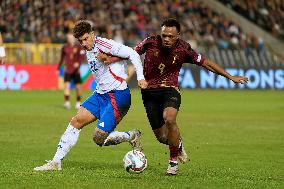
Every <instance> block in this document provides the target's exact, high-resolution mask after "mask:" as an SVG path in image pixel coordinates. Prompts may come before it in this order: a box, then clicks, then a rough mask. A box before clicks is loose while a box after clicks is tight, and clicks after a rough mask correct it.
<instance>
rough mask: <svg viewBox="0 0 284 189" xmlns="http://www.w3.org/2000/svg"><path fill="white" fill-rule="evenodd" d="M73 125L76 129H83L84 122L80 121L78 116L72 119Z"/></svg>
mask: <svg viewBox="0 0 284 189" xmlns="http://www.w3.org/2000/svg"><path fill="white" fill-rule="evenodd" d="M70 123H71V125H73V127H75V128H82V127H83V120H82V119H80V118H79V117H78V116H74V117H73V118H72V119H71V122H70Z"/></svg>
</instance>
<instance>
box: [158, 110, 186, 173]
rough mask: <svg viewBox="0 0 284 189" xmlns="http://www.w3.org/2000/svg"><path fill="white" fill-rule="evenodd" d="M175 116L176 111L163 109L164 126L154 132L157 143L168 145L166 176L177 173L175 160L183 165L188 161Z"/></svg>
mask: <svg viewBox="0 0 284 189" xmlns="http://www.w3.org/2000/svg"><path fill="white" fill-rule="evenodd" d="M177 114H178V110H177V109H175V108H172V107H167V108H165V110H164V112H163V118H164V121H165V124H164V125H163V126H162V127H161V128H159V129H156V130H154V133H155V136H156V138H157V139H158V141H159V142H161V143H163V144H168V145H169V150H170V159H169V166H168V169H167V174H168V175H176V174H177V173H178V162H177V159H179V160H180V161H181V162H182V163H185V162H186V161H187V159H188V157H187V154H186V152H185V150H184V146H183V144H182V141H181V139H180V133H179V129H178V126H177V123H176V117H177Z"/></svg>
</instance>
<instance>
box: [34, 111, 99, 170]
mask: <svg viewBox="0 0 284 189" xmlns="http://www.w3.org/2000/svg"><path fill="white" fill-rule="evenodd" d="M96 119H97V118H96V117H95V116H94V115H93V114H91V113H90V112H89V111H88V110H87V109H85V108H83V107H80V109H79V110H78V112H77V114H76V115H75V116H74V117H73V118H72V119H71V121H70V123H69V124H68V127H67V129H66V130H65V132H64V134H63V135H62V136H61V138H60V140H59V143H58V146H57V151H56V153H55V155H54V157H53V159H52V160H51V161H48V162H47V163H46V164H44V165H42V166H39V167H35V168H34V170H36V171H48V170H61V169H62V168H61V161H62V160H63V158H64V157H65V156H66V155H67V154H68V152H69V151H70V150H71V148H72V147H73V146H75V144H76V143H77V141H78V138H79V135H80V131H81V129H82V128H83V127H84V126H85V125H88V124H89V123H92V122H93V121H95V120H96Z"/></svg>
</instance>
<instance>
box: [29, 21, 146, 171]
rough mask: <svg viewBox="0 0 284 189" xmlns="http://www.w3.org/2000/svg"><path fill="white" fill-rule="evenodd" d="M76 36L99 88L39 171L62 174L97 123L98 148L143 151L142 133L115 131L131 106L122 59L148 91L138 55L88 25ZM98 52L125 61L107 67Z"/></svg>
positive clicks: (77, 26) (79, 26)
mask: <svg viewBox="0 0 284 189" xmlns="http://www.w3.org/2000/svg"><path fill="white" fill-rule="evenodd" d="M73 35H74V36H75V38H77V39H78V41H79V42H80V44H81V46H82V47H83V49H85V50H86V56H87V61H88V64H89V67H90V69H91V71H92V72H93V74H94V78H95V80H96V83H97V87H96V90H95V92H94V93H93V94H92V95H91V96H90V97H89V98H87V99H86V100H85V101H84V102H83V103H82V105H81V107H80V108H79V110H78V112H77V114H76V115H75V116H74V117H73V118H72V119H71V121H70V123H69V124H68V127H67V129H66V131H65V132H64V134H63V135H62V136H61V139H60V141H59V144H58V147H57V151H56V153H55V155H54V157H53V159H52V160H50V161H48V162H47V163H46V164H44V165H42V166H39V167H35V168H34V170H36V171H46V170H61V169H62V167H61V161H62V160H63V158H64V157H65V156H66V155H67V153H68V152H69V151H70V149H71V148H72V147H73V146H74V145H75V144H76V143H77V140H78V138H79V134H80V131H81V129H82V128H83V127H84V126H86V125H88V124H90V123H92V122H94V121H96V120H99V121H98V123H97V127H96V128H95V130H94V135H93V140H94V142H95V143H96V144H98V145H99V146H108V145H116V144H119V143H121V142H130V143H131V144H132V146H133V148H134V149H138V150H140V149H141V145H140V136H141V133H140V131H138V130H137V129H134V130H131V131H129V132H118V131H114V130H115V128H116V126H117V125H118V123H119V122H120V121H121V119H122V118H123V117H124V116H125V115H126V113H127V111H128V110H129V108H130V104H131V95H130V91H129V88H128V86H127V83H126V81H125V79H126V77H127V62H126V60H123V59H129V60H130V61H131V62H132V63H133V65H134V66H135V69H136V73H137V80H138V86H139V87H140V88H142V89H145V88H146V87H147V82H146V81H145V78H144V75H143V67H142V63H141V60H140V56H139V54H138V53H137V52H136V51H134V50H133V49H132V48H130V47H127V46H124V45H122V44H120V43H117V42H115V41H113V40H108V39H105V38H101V37H98V36H96V35H95V33H94V31H93V29H92V26H91V24H90V22H88V21H79V22H77V23H76V24H75V27H74V30H73ZM99 52H103V53H105V54H109V55H113V56H117V57H121V58H122V60H121V61H118V62H115V63H113V64H105V63H104V62H103V61H102V60H98V55H99Z"/></svg>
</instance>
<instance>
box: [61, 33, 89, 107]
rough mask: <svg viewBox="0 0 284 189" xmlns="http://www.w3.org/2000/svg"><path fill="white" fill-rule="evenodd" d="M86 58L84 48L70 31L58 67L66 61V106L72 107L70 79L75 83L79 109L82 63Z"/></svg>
mask: <svg viewBox="0 0 284 189" xmlns="http://www.w3.org/2000/svg"><path fill="white" fill-rule="evenodd" d="M84 59H85V53H84V50H83V49H82V48H81V46H80V45H79V44H77V43H76V39H75V37H74V36H73V35H72V34H71V33H70V34H67V44H65V45H64V46H63V47H62V50H61V58H60V61H59V63H58V69H60V66H61V65H62V64H63V63H64V66H65V67H64V107H65V108H67V109H70V107H71V105H70V100H69V99H70V81H71V80H73V81H74V83H75V89H76V94H77V98H76V100H77V102H76V104H75V108H76V109H79V107H80V101H81V93H82V89H81V76H80V65H81V62H82V61H83V60H84Z"/></svg>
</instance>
